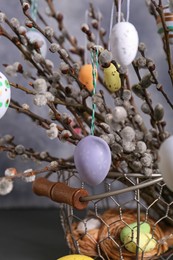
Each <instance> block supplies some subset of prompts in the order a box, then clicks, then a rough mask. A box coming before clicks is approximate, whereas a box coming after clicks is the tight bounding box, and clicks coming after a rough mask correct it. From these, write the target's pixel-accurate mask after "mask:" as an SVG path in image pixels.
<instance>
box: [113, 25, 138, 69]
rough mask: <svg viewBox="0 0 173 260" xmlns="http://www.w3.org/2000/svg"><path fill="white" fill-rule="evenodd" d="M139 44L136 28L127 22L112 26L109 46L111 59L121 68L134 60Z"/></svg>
mask: <svg viewBox="0 0 173 260" xmlns="http://www.w3.org/2000/svg"><path fill="white" fill-rule="evenodd" d="M138 44H139V37H138V33H137V30H136V28H135V27H134V25H133V24H131V23H129V22H119V23H117V24H115V25H114V27H113V29H112V32H111V36H110V46H111V52H112V57H113V59H115V61H116V62H117V63H119V64H120V65H121V66H124V67H126V66H128V65H129V64H130V63H131V62H132V61H133V60H134V58H135V56H136V53H137V50H138Z"/></svg>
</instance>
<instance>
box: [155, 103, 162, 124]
mask: <svg viewBox="0 0 173 260" xmlns="http://www.w3.org/2000/svg"><path fill="white" fill-rule="evenodd" d="M163 116H164V108H163V106H162V105H161V104H157V105H156V106H155V108H154V119H155V120H156V121H161V120H162V119H163Z"/></svg>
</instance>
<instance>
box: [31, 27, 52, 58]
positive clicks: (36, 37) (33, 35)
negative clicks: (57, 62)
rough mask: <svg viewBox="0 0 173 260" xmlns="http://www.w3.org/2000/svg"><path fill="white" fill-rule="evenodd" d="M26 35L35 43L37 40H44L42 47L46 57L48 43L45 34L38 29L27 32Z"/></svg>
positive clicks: (42, 52)
mask: <svg viewBox="0 0 173 260" xmlns="http://www.w3.org/2000/svg"><path fill="white" fill-rule="evenodd" d="M26 36H27V37H28V39H29V40H30V42H31V43H34V42H35V41H39V42H42V46H41V48H40V52H41V55H42V56H43V57H44V58H45V57H46V54H47V43H46V40H45V38H44V36H43V35H42V34H41V33H40V32H37V31H34V30H30V31H28V32H27V33H26Z"/></svg>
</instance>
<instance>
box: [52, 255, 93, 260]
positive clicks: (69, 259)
mask: <svg viewBox="0 0 173 260" xmlns="http://www.w3.org/2000/svg"><path fill="white" fill-rule="evenodd" d="M92 259H93V258H91V257H89V256H85V255H76V254H74V255H66V256H63V257H60V258H58V259H57V260H92Z"/></svg>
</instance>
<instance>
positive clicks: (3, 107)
mask: <svg viewBox="0 0 173 260" xmlns="http://www.w3.org/2000/svg"><path fill="white" fill-rule="evenodd" d="M10 98H11V88H10V84H9V82H8V80H7V78H6V77H5V76H4V75H3V74H2V73H1V72H0V118H2V117H3V116H4V115H5V113H6V111H7V109H8V107H9V104H10Z"/></svg>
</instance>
